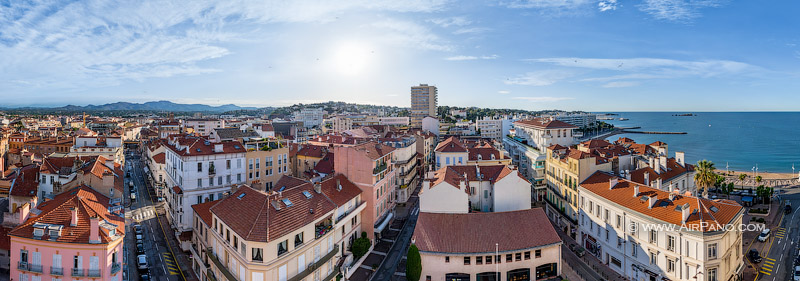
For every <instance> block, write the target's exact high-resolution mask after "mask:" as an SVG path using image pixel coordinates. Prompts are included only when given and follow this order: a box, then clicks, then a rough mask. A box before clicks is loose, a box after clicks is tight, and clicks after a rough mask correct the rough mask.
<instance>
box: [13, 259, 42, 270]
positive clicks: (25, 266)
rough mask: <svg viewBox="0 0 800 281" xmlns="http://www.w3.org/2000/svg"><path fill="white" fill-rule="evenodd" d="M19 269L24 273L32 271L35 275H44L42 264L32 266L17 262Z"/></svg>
mask: <svg viewBox="0 0 800 281" xmlns="http://www.w3.org/2000/svg"><path fill="white" fill-rule="evenodd" d="M17 269H19V270H22V271H30V272H35V273H43V272H44V271H43V269H42V265H41V264H32V263H27V262H24V261H20V262H17Z"/></svg>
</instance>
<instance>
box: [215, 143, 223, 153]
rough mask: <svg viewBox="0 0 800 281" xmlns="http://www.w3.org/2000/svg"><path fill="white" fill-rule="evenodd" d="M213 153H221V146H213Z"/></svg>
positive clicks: (216, 144)
mask: <svg viewBox="0 0 800 281" xmlns="http://www.w3.org/2000/svg"><path fill="white" fill-rule="evenodd" d="M214 152H216V153H222V144H221V143H215V144H214Z"/></svg>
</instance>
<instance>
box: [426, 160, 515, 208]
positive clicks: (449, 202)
mask: <svg viewBox="0 0 800 281" xmlns="http://www.w3.org/2000/svg"><path fill="white" fill-rule="evenodd" d="M419 202H420V212H432V213H468V212H470V211H478V212H505V211H516V210H527V209H530V208H531V183H530V182H528V181H527V180H526V179H524V178H522V177H521V176H520V174H519V173H518V172H517V171H516V170H513V169H512V168H510V167H509V166H505V165H495V166H448V167H444V168H441V169H439V170H437V171H436V172H434V173H433V175H432V177H430V178H428V179H426V180H425V181H424V182H423V184H422V190H420V194H419Z"/></svg>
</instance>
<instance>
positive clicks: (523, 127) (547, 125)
mask: <svg viewBox="0 0 800 281" xmlns="http://www.w3.org/2000/svg"><path fill="white" fill-rule="evenodd" d="M514 126H515V128H516V136H517V137H519V138H521V139H523V140H525V141H527V143H528V145H530V146H532V147H534V148H536V149H538V150H539V151H544V150H545V148H547V147H548V146H551V145H554V144H558V145H561V146H571V145H573V144H575V137H574V136H573V131H574V130H575V129H577V128H578V127H577V126H575V125H572V124H569V123H565V122H562V121H558V120H553V119H546V118H534V119H530V120H520V121H517V122H514Z"/></svg>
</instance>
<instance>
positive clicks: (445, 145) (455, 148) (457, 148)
mask: <svg viewBox="0 0 800 281" xmlns="http://www.w3.org/2000/svg"><path fill="white" fill-rule="evenodd" d="M434 151H436V152H467V147H466V146H465V145H464V143H462V142H461V140H459V139H458V138H456V137H449V138H447V139H446V140H444V141H443V142H440V143H439V145H437V146H436V149H434Z"/></svg>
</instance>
